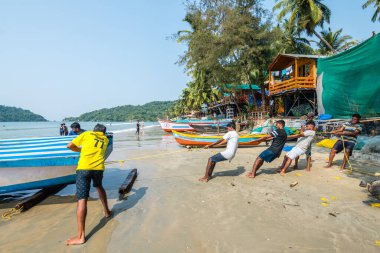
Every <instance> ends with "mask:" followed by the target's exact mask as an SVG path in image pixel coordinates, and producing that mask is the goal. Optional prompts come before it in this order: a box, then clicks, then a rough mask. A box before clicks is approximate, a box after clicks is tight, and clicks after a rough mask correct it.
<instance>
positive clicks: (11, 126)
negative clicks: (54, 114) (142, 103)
mask: <svg viewBox="0 0 380 253" xmlns="http://www.w3.org/2000/svg"><path fill="white" fill-rule="evenodd" d="M65 123H66V126H67V128H68V130H69V131H70V130H71V129H70V125H71V123H72V122H65ZM97 123H101V124H104V125H105V126H106V127H107V132H113V133H115V134H117V133H123V132H134V131H136V122H80V125H81V128H82V129H85V130H92V129H93V128H94V126H95V125H96V124H97ZM60 124H61V122H52V121H48V122H0V139H17V138H29V137H48V136H59V128H60ZM140 126H141V122H140ZM158 126H159V125H158V123H157V122H144V128H143V129H141V130H145V129H149V128H152V127H158Z"/></svg>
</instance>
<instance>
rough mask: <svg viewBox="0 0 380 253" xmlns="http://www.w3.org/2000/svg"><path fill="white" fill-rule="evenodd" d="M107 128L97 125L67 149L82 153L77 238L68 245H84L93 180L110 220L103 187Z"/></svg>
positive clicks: (79, 173) (78, 186)
mask: <svg viewBox="0 0 380 253" xmlns="http://www.w3.org/2000/svg"><path fill="white" fill-rule="evenodd" d="M105 132H106V127H105V126H104V125H101V124H97V125H96V126H95V128H94V131H86V132H84V133H82V134H80V135H79V136H78V137H76V138H75V139H74V140H72V141H71V142H70V143H69V144H68V145H67V147H68V148H69V149H71V150H72V151H75V152H80V157H79V162H78V167H77V172H76V174H77V178H76V188H77V193H76V196H77V199H78V204H77V223H78V234H77V236H75V237H73V238H71V239H69V240H67V241H66V243H67V245H75V244H83V243H85V242H86V238H85V222H86V215H87V199H88V197H89V193H90V187H91V180H92V185H93V187H96V190H97V191H98V194H99V199H100V201H101V202H102V205H103V208H104V216H105V217H106V218H108V217H109V216H110V215H111V211H110V210H109V208H108V204H107V194H106V191H105V190H104V188H103V186H102V180H103V172H104V160H105V158H104V155H105V152H106V149H107V145H108V138H107V136H106V135H105Z"/></svg>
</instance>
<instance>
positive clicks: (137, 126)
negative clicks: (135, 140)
mask: <svg viewBox="0 0 380 253" xmlns="http://www.w3.org/2000/svg"><path fill="white" fill-rule="evenodd" d="M136 134H138V135H139V134H140V121H139V120H137V123H136Z"/></svg>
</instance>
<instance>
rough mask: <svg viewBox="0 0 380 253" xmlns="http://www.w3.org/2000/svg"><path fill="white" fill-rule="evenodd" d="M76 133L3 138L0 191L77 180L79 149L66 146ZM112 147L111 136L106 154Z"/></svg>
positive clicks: (30, 188) (0, 159) (27, 188)
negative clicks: (13, 138)
mask: <svg viewBox="0 0 380 253" xmlns="http://www.w3.org/2000/svg"><path fill="white" fill-rule="evenodd" d="M74 137H76V136H70V137H55V138H51V137H50V138H30V139H17V140H0V194H2V193H8V192H15V191H22V190H32V189H41V188H44V187H49V186H54V185H60V184H73V183H75V179H76V175H75V170H76V167H77V165H78V160H79V153H78V152H73V151H71V150H69V149H68V148H67V147H66V146H67V144H68V143H69V142H70V141H71V140H72V139H73V138H74ZM112 147H113V145H112V137H110V143H109V145H108V147H107V151H106V157H108V156H109V154H110V153H111V152H112Z"/></svg>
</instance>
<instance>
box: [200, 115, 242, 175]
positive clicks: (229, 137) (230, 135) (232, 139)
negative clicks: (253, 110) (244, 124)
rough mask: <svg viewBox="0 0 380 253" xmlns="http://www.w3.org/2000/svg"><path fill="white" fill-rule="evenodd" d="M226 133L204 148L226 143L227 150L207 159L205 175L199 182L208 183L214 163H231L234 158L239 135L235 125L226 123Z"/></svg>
mask: <svg viewBox="0 0 380 253" xmlns="http://www.w3.org/2000/svg"><path fill="white" fill-rule="evenodd" d="M227 131H228V132H227V133H226V134H225V135H224V136H223V138H222V139H220V140H218V141H216V142H215V143H213V144H210V145H207V146H205V147H204V148H205V149H207V148H211V147H214V146H217V145H223V144H225V143H226V142H227V148H226V150H225V151H223V152H220V153H217V154H216V155H214V156H211V157H210V158H209V159H208V162H207V166H206V172H205V175H204V177H202V178H200V179H199V181H201V182H208V181H209V180H210V179H211V177H212V172H213V170H214V168H215V165H216V163H218V162H222V161H226V160H230V161H231V160H232V159H233V158H234V157H235V154H236V150H237V148H238V142H239V135H238V133H237V132H236V130H235V123H233V122H230V123H228V124H227Z"/></svg>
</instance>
